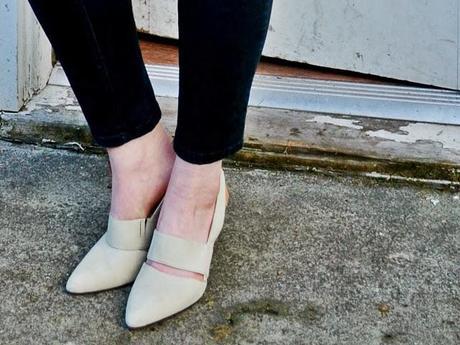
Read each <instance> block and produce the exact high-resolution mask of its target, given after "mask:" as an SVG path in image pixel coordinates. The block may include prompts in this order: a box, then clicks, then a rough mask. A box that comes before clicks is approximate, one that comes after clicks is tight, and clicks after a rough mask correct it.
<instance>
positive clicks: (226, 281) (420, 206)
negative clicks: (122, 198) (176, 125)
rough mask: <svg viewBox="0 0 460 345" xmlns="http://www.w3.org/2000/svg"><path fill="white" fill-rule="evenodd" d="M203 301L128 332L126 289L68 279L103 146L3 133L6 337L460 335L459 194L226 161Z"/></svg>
mask: <svg viewBox="0 0 460 345" xmlns="http://www.w3.org/2000/svg"><path fill="white" fill-rule="evenodd" d="M226 172H227V176H228V182H229V186H230V191H231V201H230V204H229V208H228V215H227V220H226V225H225V228H224V231H223V233H222V236H221V238H220V240H219V242H218V243H217V245H216V252H215V257H214V260H213V265H212V270H211V278H210V284H209V287H208V290H207V292H206V294H205V296H204V298H203V299H202V300H201V301H200V302H199V303H197V304H196V305H194V306H193V307H192V308H190V309H188V310H186V311H185V312H182V313H180V314H178V315H176V316H174V317H172V318H169V319H167V320H165V321H163V322H161V323H158V324H157V325H155V326H152V327H150V328H148V329H144V330H139V331H128V330H127V329H126V327H125V325H124V322H123V315H124V306H125V303H126V299H127V296H128V293H129V287H126V288H122V289H118V290H115V291H109V292H104V293H100V294H96V295H87V296H71V295H68V294H66V293H65V292H64V284H65V281H66V278H67V277H68V274H69V273H70V272H71V271H72V269H73V268H74V267H75V265H76V264H77V263H78V261H79V260H80V259H81V258H82V257H83V256H84V255H85V253H86V252H87V250H88V249H89V248H90V247H91V246H92V245H93V243H94V242H95V241H96V240H97V239H98V237H99V236H100V235H101V234H102V233H103V232H104V231H105V226H106V221H107V211H108V208H109V197H110V188H109V187H110V180H109V178H108V166H107V162H106V157H105V156H103V155H89V154H78V153H72V152H69V151H63V150H54V149H50V148H44V147H36V146H28V145H16V144H10V143H5V142H0V231H1V233H2V236H1V237H0V251H1V255H0V299H1V306H0V344H8V345H13V344H110V345H115V344H214V343H217V344H353V345H359V344H366V345H374V344H375V345H377V344H412V345H415V344H423V345H435V344H442V345H454V344H459V343H460V330H459V329H460V325H459V320H460V286H459V285H460V280H459V278H460V258H459V251H460V200H459V196H460V194H459V193H458V191H453V190H445V191H441V190H434V189H426V188H421V187H415V186H411V185H407V184H395V183H393V182H391V183H390V182H388V183H385V182H379V181H376V180H372V179H364V178H351V177H338V176H324V175H319V174H311V173H289V172H276V171H264V170H245V169H237V168H230V167H229V168H226Z"/></svg>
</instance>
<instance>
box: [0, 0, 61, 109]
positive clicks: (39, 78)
mask: <svg viewBox="0 0 460 345" xmlns="http://www.w3.org/2000/svg"><path fill="white" fill-rule="evenodd" d="M51 59H52V55H51V45H50V43H49V41H48V39H47V38H46V36H45V34H44V32H43V31H42V30H41V28H40V25H39V24H38V21H37V20H36V18H35V16H34V14H33V12H32V9H31V8H30V6H29V3H28V2H27V0H0V66H1V67H2V71H1V75H0V110H5V111H18V110H19V109H21V107H22V106H23V105H24V104H25V103H26V102H27V101H28V100H29V99H30V98H31V97H32V95H33V94H34V93H36V92H38V91H39V90H40V89H42V88H43V87H44V86H45V85H46V83H47V81H48V78H49V76H50V73H51V70H52V63H51V62H52V61H51Z"/></svg>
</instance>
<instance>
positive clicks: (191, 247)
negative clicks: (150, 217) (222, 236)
mask: <svg viewBox="0 0 460 345" xmlns="http://www.w3.org/2000/svg"><path fill="white" fill-rule="evenodd" d="M212 251H213V246H212V245H208V244H206V243H200V242H195V241H190V240H186V239H183V238H180V237H177V236H172V235H168V234H164V233H161V232H159V231H155V232H154V234H153V238H152V244H151V245H150V249H149V252H148V254H147V258H148V259H149V260H152V261H155V262H159V263H161V264H164V265H168V266H171V267H174V268H178V269H181V270H185V271H190V272H196V273H201V274H203V275H204V276H205V278H206V277H207V276H208V274H209V266H210V263H211V257H212Z"/></svg>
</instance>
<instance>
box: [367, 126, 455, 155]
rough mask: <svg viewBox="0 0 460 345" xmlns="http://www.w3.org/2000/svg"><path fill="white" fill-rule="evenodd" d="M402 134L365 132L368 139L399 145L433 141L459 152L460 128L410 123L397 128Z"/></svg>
mask: <svg viewBox="0 0 460 345" xmlns="http://www.w3.org/2000/svg"><path fill="white" fill-rule="evenodd" d="M399 129H400V130H401V131H402V132H404V133H393V132H389V131H387V130H384V129H380V130H378V131H366V134H367V135H368V136H370V137H376V138H382V139H388V140H393V141H397V142H401V143H416V142H417V141H419V140H424V141H428V140H431V141H435V142H438V143H440V144H442V147H443V148H445V149H454V150H460V126H458V127H456V126H444V125H435V124H429V123H410V124H409V125H407V126H403V127H400V128H399Z"/></svg>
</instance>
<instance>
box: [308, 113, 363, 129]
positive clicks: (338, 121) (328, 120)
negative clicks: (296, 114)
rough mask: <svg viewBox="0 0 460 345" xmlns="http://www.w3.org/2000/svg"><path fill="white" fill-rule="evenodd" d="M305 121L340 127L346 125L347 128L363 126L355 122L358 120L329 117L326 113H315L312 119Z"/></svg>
mask: <svg viewBox="0 0 460 345" xmlns="http://www.w3.org/2000/svg"><path fill="white" fill-rule="evenodd" d="M305 121H306V122H316V123H323V124H329V125H336V126H340V127H347V128H353V129H363V126H361V125H358V124H357V123H359V121H358V120H352V119H343V118H337V117H331V116H327V115H315V117H313V118H312V119H307V120H305Z"/></svg>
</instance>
